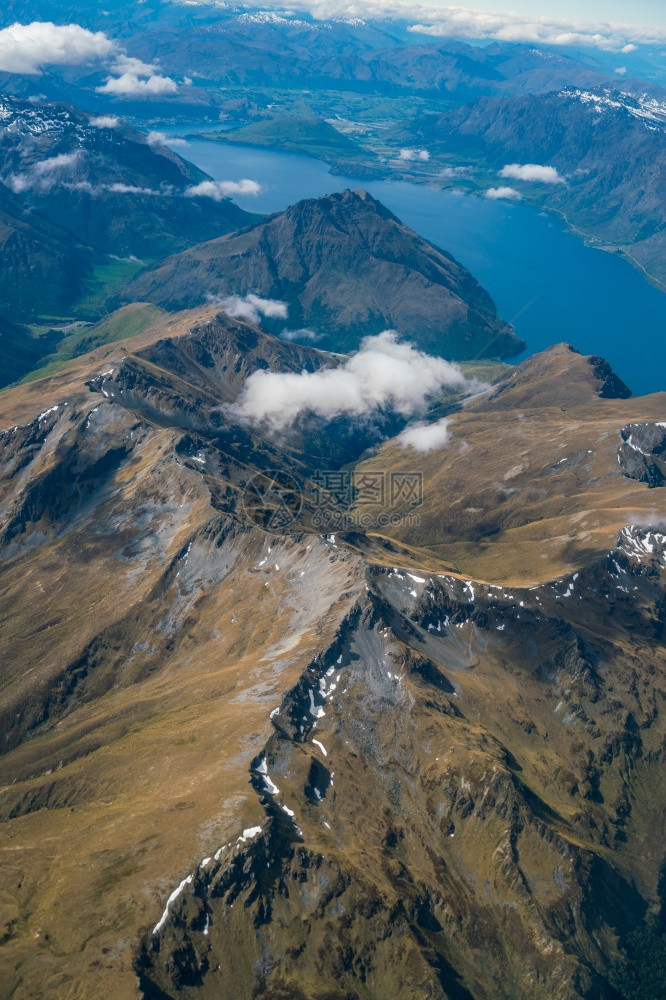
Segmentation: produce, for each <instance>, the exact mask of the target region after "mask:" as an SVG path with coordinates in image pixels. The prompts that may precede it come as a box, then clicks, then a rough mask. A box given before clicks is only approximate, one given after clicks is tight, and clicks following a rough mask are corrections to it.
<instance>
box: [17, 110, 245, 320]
mask: <svg viewBox="0 0 666 1000" xmlns="http://www.w3.org/2000/svg"><path fill="white" fill-rule="evenodd" d="M0 126H1V131H2V142H1V143H0V182H1V183H0V211H3V215H4V225H3V229H2V231H0V240H1V244H2V253H3V255H4V261H5V266H4V267H3V272H4V274H3V277H4V285H3V287H2V296H1V297H0V311H4V312H5V313H10V312H12V313H14V314H16V315H17V316H18V317H20V318H27V317H28V316H29V315H30V314H39V313H44V312H49V311H51V310H53V311H56V314H58V313H60V314H62V310H66V309H67V308H68V307H71V305H72V303H73V302H74V301H75V300H76V298H77V295H78V294H79V292H80V290H81V282H82V279H83V278H84V277H86V276H87V274H88V273H89V272H90V270H91V268H92V266H93V264H95V263H99V262H100V261H101V260H102V259H106V260H107V262H108V260H109V257H110V256H115V257H121V258H140V259H149V260H154V259H156V258H160V257H163V256H165V255H166V254H167V253H169V252H173V251H174V250H178V249H182V248H184V247H186V246H190V245H192V244H193V243H197V242H199V241H201V240H202V239H209V238H210V237H212V236H216V235H219V234H221V233H225V232H228V231H229V230H231V229H235V228H238V227H239V226H242V225H246V224H247V223H248V221H250V220H251V218H252V216H250V215H248V214H247V213H246V212H244V211H242V210H241V209H240V208H238V207H237V206H236V205H234V204H233V203H232V202H231V201H229V200H228V199H226V198H222V199H221V200H213V199H211V198H210V197H202V196H195V197H189V196H187V197H186V192H187V191H188V188H193V187H196V185H197V184H199V183H200V182H201V181H205V180H207V179H208V178H207V175H206V174H204V173H203V171H201V170H199V169H198V168H197V167H195V166H193V165H192V164H189V163H187V162H186V161H185V160H183V159H181V157H179V156H177V155H176V154H175V153H173V152H172V151H171V150H170V149H168V148H167V147H166V146H164V145H163V144H162V143H161V142H160V141H159V139H158V138H151V137H149V136H147V135H146V134H145V133H142V132H139V131H137V130H136V129H132V128H129V127H126V126H124V125H123V124H122V123H121V122H120V121H119V120H118V119H117V118H114V117H113V116H109V115H107V116H102V117H99V116H97V117H96V116H94V115H92V114H89V113H87V112H83V111H78V110H76V109H74V108H72V107H69V106H66V105H49V104H46V105H44V104H40V103H34V102H30V101H21V100H18V99H16V98H13V97H9V96H7V95H0ZM45 245H48V246H50V247H51V251H50V252H51V254H52V255H53V257H54V259H53V260H48V256H49V253H48V252H46V251H45V250H44V249H43V248H44V246H45ZM17 247H20V250H17ZM58 274H62V275H63V276H64V277H63V278H62V279H57V280H56V276H57V275H58Z"/></svg>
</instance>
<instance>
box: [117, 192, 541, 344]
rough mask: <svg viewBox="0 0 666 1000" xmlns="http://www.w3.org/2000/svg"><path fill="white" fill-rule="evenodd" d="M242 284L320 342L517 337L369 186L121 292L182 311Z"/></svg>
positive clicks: (456, 267)
mask: <svg viewBox="0 0 666 1000" xmlns="http://www.w3.org/2000/svg"><path fill="white" fill-rule="evenodd" d="M250 292H251V293H258V294H259V295H262V296H267V297H270V298H272V299H277V300H281V301H283V302H286V303H287V304H288V306H289V320H288V326H289V327H290V328H291V329H292V330H298V329H301V328H309V329H311V330H312V331H314V333H315V334H316V335H317V336H319V337H321V340H319V341H318V343H319V344H320V345H321V346H322V347H324V348H326V349H328V350H335V351H345V350H350V349H352V348H354V347H355V346H357V345H358V343H359V341H360V339H361V337H363V336H366V335H367V334H371V333H377V332H379V331H380V330H384V329H386V328H387V327H395V328H397V329H398V331H399V332H400V333H402V334H404V335H406V336H408V337H409V338H410V339H411V340H413V341H414V342H415V343H416V344H418V345H419V346H420V347H422V348H425V349H428V350H430V351H431V352H433V353H437V354H442V355H445V356H446V357H449V358H456V359H460V358H463V359H468V358H480V357H506V356H507V355H509V354H513V353H516V352H517V351H518V350H520V347H521V344H522V342H521V341H519V340H518V338H517V337H515V336H514V334H513V333H512V331H511V328H510V327H509V326H508V325H507V324H506V323H504V322H503V321H502V320H501V319H499V317H498V316H497V312H496V309H495V306H494V303H493V301H492V299H491V298H490V296H489V295H488V294H487V292H485V291H484V290H483V288H481V286H480V285H479V284H478V282H477V281H475V279H474V278H473V277H472V275H471V274H470V273H469V272H468V271H467V270H466V268H464V267H463V266H462V265H461V264H459V263H458V262H457V261H456V260H454V258H453V257H451V256H450V255H449V254H447V253H446V252H444V251H442V250H439V249H438V248H437V247H435V246H433V245H432V244H431V243H428V242H427V241H425V240H423V239H421V238H420V237H419V236H417V235H416V233H414V232H413V231H412V230H411V229H409V228H408V227H407V226H405V225H404V223H401V222H400V220H399V219H397V218H396V217H395V216H394V215H393V214H392V213H391V212H389V211H388V209H386V208H384V206H383V205H381V204H380V203H379V202H378V201H376V200H375V199H374V198H372V197H371V196H370V195H369V194H368V193H367V192H365V191H349V190H347V191H343V192H342V193H340V194H331V195H327V196H326V197H324V198H318V199H308V200H306V201H301V202H298V203H297V204H295V205H292V206H291V207H290V208H288V209H287V211H286V212H282V213H280V214H278V215H274V216H272V217H271V218H269V219H268V220H267V221H265V222H261V223H258V224H257V225H255V226H254V227H252V228H249V229H247V230H245V231H244V232H242V233H238V234H236V235H233V236H228V237H222V238H220V239H217V240H212V241H211V242H209V243H205V244H202V245H201V246H198V247H193V248H192V249H191V250H188V251H185V252H184V253H182V254H178V255H177V256H174V257H171V258H169V259H168V260H166V261H164V262H163V263H162V264H161V265H158V266H156V267H154V268H151V269H148V270H146V271H144V272H142V273H141V274H139V275H138V276H137V277H136V279H134V280H133V281H132V282H131V283H130V284H129V285H128V286H127V288H126V289H124V290H123V292H122V293H121V297H122V298H123V299H124V300H125V301H129V300H134V301H143V300H146V301H149V302H155V303H157V304H158V305H161V306H163V307H164V308H166V309H183V308H187V307H191V306H195V305H196V304H197V303H200V302H202V300H204V299H205V297H206V296H211V295H213V296H226V295H230V294H238V295H245V294H247V293H250ZM284 327H285V322H284V320H282V321H280V323H279V324H278V323H277V322H274V323H273V326H272V327H271V326H269V328H271V329H273V330H276V331H278V330H280V329H281V328H284Z"/></svg>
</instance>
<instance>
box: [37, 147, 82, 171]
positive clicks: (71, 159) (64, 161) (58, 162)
mask: <svg viewBox="0 0 666 1000" xmlns="http://www.w3.org/2000/svg"><path fill="white" fill-rule="evenodd" d="M80 157H81V151H80V150H78V149H77V150H76V151H75V152H73V153H60V154H59V155H58V156H50V157H49V158H48V159H46V160H39V161H38V162H37V163H34V164H33V166H32V171H33V173H35V174H37V176H38V177H43V176H44V175H45V174H50V173H53V171H54V170H66V169H68V168H69V167H73V166H74V164H75V163H76V162H77V161H78V160H79V159H80Z"/></svg>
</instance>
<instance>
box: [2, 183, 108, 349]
mask: <svg viewBox="0 0 666 1000" xmlns="http://www.w3.org/2000/svg"><path fill="white" fill-rule="evenodd" d="M93 259H94V258H93V255H92V254H91V251H90V249H89V248H86V247H82V246H81V245H80V244H79V243H78V242H77V241H76V240H74V239H73V238H72V236H71V235H70V234H69V233H68V232H67V231H66V230H65V229H63V228H62V227H61V226H59V225H53V224H52V223H50V222H49V221H48V220H47V219H45V218H40V217H39V215H36V214H35V213H34V212H32V211H31V209H30V207H29V206H24V205H23V204H22V203H21V201H20V200H19V199H18V198H17V197H16V196H15V195H14V194H13V193H12V192H11V191H10V190H9V189H8V188H6V187H5V186H4V185H3V184H0V303H2V305H1V307H0V308H2V309H3V310H4V311H5V312H6V313H12V314H13V315H14V317H15V318H19V317H22V318H25V317H28V316H30V315H31V314H32V313H33V312H34V311H35V310H37V311H38V312H41V313H45V314H46V315H54V316H60V315H62V313H63V311H66V310H67V309H68V308H69V307H70V306H71V303H72V302H73V301H74V300H75V299H76V298H77V297H78V296H79V295H80V294H81V291H82V287H83V282H84V280H85V278H86V277H87V276H88V275H89V274H90V271H91V268H92V261H93ZM12 363H13V362H12V361H11V359H9V358H8V364H10V365H11V364H12Z"/></svg>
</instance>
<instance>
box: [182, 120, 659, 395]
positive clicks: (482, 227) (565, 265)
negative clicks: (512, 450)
mask: <svg viewBox="0 0 666 1000" xmlns="http://www.w3.org/2000/svg"><path fill="white" fill-rule="evenodd" d="M176 151H177V152H179V153H180V154H181V155H182V156H185V157H186V158H187V159H189V160H191V161H192V162H193V163H196V164H197V165H198V166H199V167H201V168H202V169H203V170H205V171H206V172H207V173H209V174H210V175H211V176H212V177H214V178H215V179H216V180H239V179H240V178H243V177H247V178H251V179H252V180H256V181H258V182H259V183H260V184H261V185H262V191H261V193H260V194H259V195H258V196H257V197H252V198H236V199H234V200H235V201H236V202H237V203H238V204H239V205H241V206H242V207H243V208H245V209H247V210H248V211H255V212H276V211H280V210H281V209H284V208H286V207H287V205H290V204H292V203H293V202H295V201H298V200H299V199H301V198H309V197H318V196H320V195H322V194H326V193H328V192H330V191H339V190H342V189H343V188H346V187H353V188H355V187H365V188H366V189H367V190H368V191H370V192H371V194H372V195H374V197H376V198H378V199H379V200H380V201H381V202H383V203H384V204H385V205H386V206H387V208H389V209H391V211H392V212H394V213H395V214H396V215H397V216H398V217H399V218H401V219H402V220H403V221H404V222H406V223H407V224H408V225H409V226H411V227H412V228H413V229H414V230H416V232H417V233H419V234H420V235H421V236H423V237H425V238H426V239H428V240H430V241H431V242H433V243H435V244H437V245H438V246H439V247H441V248H443V249H444V250H447V251H448V252H449V253H451V254H453V256H454V257H456V258H457V259H458V260H459V261H461V262H462V263H463V264H464V265H465V266H466V267H467V268H469V270H470V271H471V272H472V274H473V275H474V276H475V277H476V278H477V279H478V281H480V282H481V284H482V285H483V286H484V287H485V288H486V289H487V290H488V291H489V292H490V294H491V295H492V297H493V299H494V300H495V303H496V305H497V308H498V311H499V313H500V315H501V316H502V317H503V318H504V319H506V320H508V321H509V322H510V323H512V324H513V325H514V327H515V330H516V332H517V333H518V334H519V336H521V337H522V338H523V339H524V340H525V341H526V342H527V345H528V351H527V353H528V354H532V353H535V352H537V351H540V350H543V349H544V348H545V347H548V346H550V345H551V344H555V343H558V342H559V341H567V342H568V343H571V344H573V346H574V347H575V348H576V349H577V350H579V351H581V352H582V353H584V354H600V355H602V356H603V357H605V358H606V359H607V360H608V361H609V362H610V363H611V365H612V366H613V368H614V369H615V371H616V372H617V373H618V375H619V376H620V377H621V378H622V379H624V381H625V382H626V383H627V384H628V385H629V387H630V388H631V389H632V390H633V391H634V392H635V393H647V392H657V391H660V390H664V389H666V294H665V293H664V292H661V291H659V289H657V288H655V287H653V286H652V285H650V284H649V283H648V282H647V281H646V280H645V279H644V278H643V277H642V276H641V275H640V274H639V272H638V271H636V270H635V269H634V268H633V267H632V266H631V265H630V264H629V263H628V262H627V261H626V260H623V259H622V258H620V257H618V256H616V255H614V254H611V253H607V252H605V251H603V250H598V249H595V248H592V247H589V246H586V245H585V244H584V243H583V241H582V239H581V238H580V237H578V236H575V235H574V234H573V233H570V232H567V231H566V229H565V227H564V224H563V223H562V222H560V221H559V220H558V219H557V218H556V217H554V216H552V215H546V214H545V213H541V212H538V211H536V210H535V209H534V208H531V207H529V206H527V205H519V204H515V203H510V202H503V201H489V200H487V199H484V198H480V197H472V196H468V195H461V194H456V193H453V192H451V191H440V190H437V189H435V188H430V187H425V186H422V185H416V184H409V183H404V182H391V181H379V182H365V181H360V180H358V179H354V178H350V177H341V176H336V175H334V174H331V173H330V171H329V168H328V167H327V166H326V165H325V164H324V163H321V162H320V161H318V160H315V159H311V158H310V157H306V156H294V155H291V154H287V153H274V152H270V151H266V150H258V149H254V148H253V147H249V146H245V147H244V146H239V147H235V146H225V145H223V144H219V143H215V142H207V141H205V140H200V141H199V140H197V141H192V142H190V144H189V146H187V147H183V148H180V147H177V149H176Z"/></svg>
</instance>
